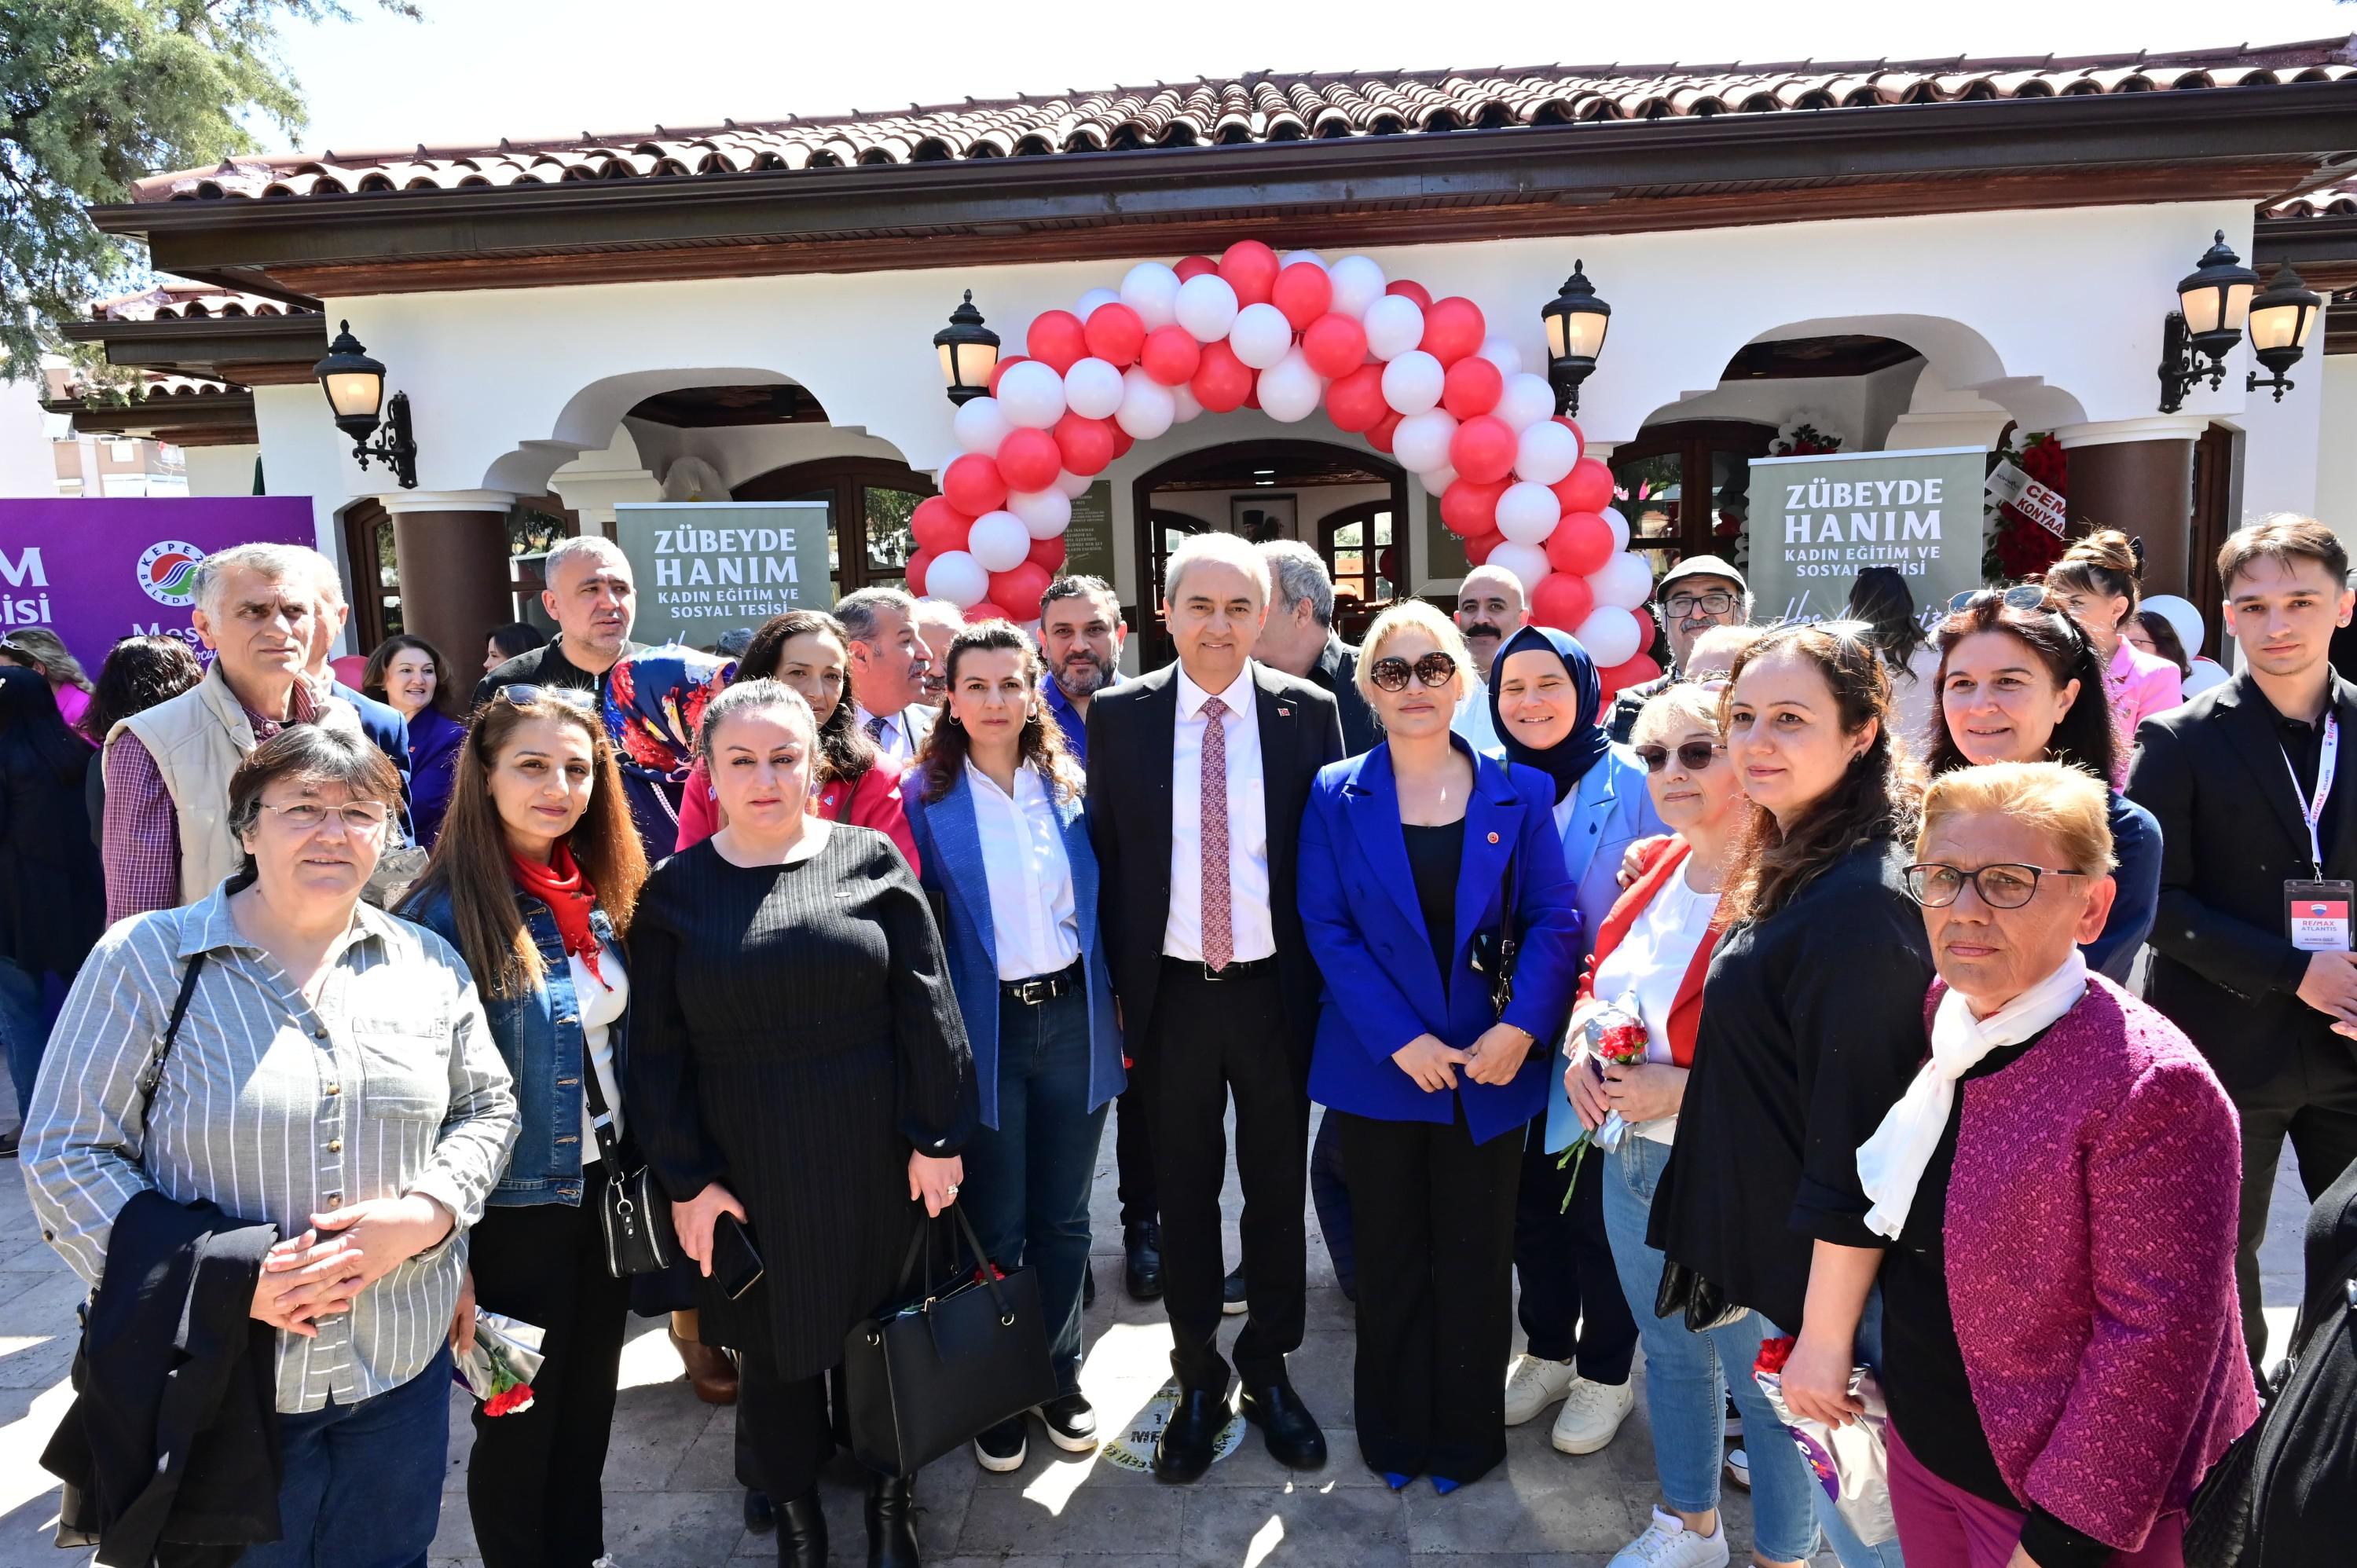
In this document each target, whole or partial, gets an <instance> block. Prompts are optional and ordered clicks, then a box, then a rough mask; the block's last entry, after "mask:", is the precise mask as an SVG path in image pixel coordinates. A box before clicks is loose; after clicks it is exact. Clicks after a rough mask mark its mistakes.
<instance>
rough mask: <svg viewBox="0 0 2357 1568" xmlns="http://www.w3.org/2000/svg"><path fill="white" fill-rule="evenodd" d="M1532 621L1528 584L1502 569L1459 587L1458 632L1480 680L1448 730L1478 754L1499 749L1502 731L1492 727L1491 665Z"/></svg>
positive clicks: (1477, 571)
mask: <svg viewBox="0 0 2357 1568" xmlns="http://www.w3.org/2000/svg"><path fill="white" fill-rule="evenodd" d="M1530 620H1531V597H1530V595H1529V594H1527V593H1525V592H1524V591H1523V580H1522V579H1521V578H1520V577H1517V576H1515V575H1513V574H1512V572H1509V571H1507V570H1506V569H1505V568H1504V567H1503V566H1476V567H1474V568H1473V570H1471V571H1470V572H1468V573H1466V574H1465V580H1464V581H1463V582H1461V583H1459V584H1458V585H1457V629H1458V630H1459V631H1461V632H1463V633H1464V634H1465V646H1466V647H1467V648H1468V649H1469V650H1472V654H1473V667H1474V672H1475V673H1476V674H1477V675H1478V676H1479V677H1480V679H1479V680H1477V681H1475V682H1473V689H1472V690H1471V691H1470V692H1469V693H1466V695H1465V700H1464V701H1463V702H1461V703H1458V704H1457V716H1456V718H1455V719H1453V720H1451V721H1450V723H1449V726H1448V727H1449V728H1451V729H1453V730H1455V731H1456V732H1457V733H1458V735H1461V736H1464V737H1465V740H1466V743H1467V744H1468V745H1469V746H1472V748H1473V749H1474V750H1475V751H1477V752H1484V753H1487V752H1492V751H1495V750H1497V749H1498V732H1497V730H1496V728H1495V727H1494V726H1493V725H1491V722H1490V665H1491V660H1495V659H1496V658H1497V657H1498V650H1499V649H1501V648H1503V647H1504V646H1505V645H1506V639H1508V638H1510V637H1512V636H1513V635H1514V633H1516V632H1518V631H1520V630H1522V629H1523V628H1524V627H1525V626H1528V625H1529V624H1530Z"/></svg>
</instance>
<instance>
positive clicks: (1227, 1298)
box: [1220, 1263, 1252, 1317]
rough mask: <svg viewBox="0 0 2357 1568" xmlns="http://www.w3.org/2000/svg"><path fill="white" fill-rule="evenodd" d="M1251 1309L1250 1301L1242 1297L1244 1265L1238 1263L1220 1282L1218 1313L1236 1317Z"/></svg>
mask: <svg viewBox="0 0 2357 1568" xmlns="http://www.w3.org/2000/svg"><path fill="white" fill-rule="evenodd" d="M1251 1310H1252V1303H1250V1302H1249V1301H1246V1300H1245V1299H1244V1266H1243V1264H1242V1263H1238V1264H1237V1265H1236V1266H1235V1267H1234V1268H1232V1269H1230V1270H1229V1271H1228V1277H1227V1278H1226V1279H1223V1280H1222V1281H1221V1282H1220V1315H1221V1316H1223V1317H1236V1316H1242V1315H1243V1314H1244V1313H1247V1312H1250V1311H1251Z"/></svg>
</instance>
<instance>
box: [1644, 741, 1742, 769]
mask: <svg viewBox="0 0 2357 1568" xmlns="http://www.w3.org/2000/svg"><path fill="white" fill-rule="evenodd" d="M1635 749H1636V753H1637V760H1638V761H1640V762H1641V763H1643V764H1644V765H1645V771H1646V772H1648V773H1659V772H1660V771H1661V770H1662V769H1663V768H1667V767H1668V766H1669V765H1670V758H1671V757H1676V758H1677V759H1678V766H1679V767H1680V768H1684V769H1685V770H1686V771H1687V772H1689V773H1699V772H1701V771H1702V770H1703V769H1704V768H1708V767H1709V766H1710V759H1711V758H1712V757H1717V755H1718V754H1719V753H1720V752H1722V751H1724V750H1726V749H1727V748H1726V747H1725V746H1721V745H1719V744H1718V743H1717V741H1713V740H1690V741H1686V742H1684V744H1682V745H1680V746H1638V747H1636V748H1635Z"/></svg>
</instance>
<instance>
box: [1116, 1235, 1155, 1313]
mask: <svg viewBox="0 0 2357 1568" xmlns="http://www.w3.org/2000/svg"><path fill="white" fill-rule="evenodd" d="M1121 1248H1122V1251H1124V1252H1125V1253H1126V1254H1128V1257H1127V1260H1126V1266H1125V1268H1124V1270H1123V1273H1125V1275H1126V1276H1127V1278H1126V1280H1125V1283H1127V1284H1128V1286H1129V1299H1130V1300H1132V1301H1158V1300H1160V1299H1161V1297H1162V1227H1161V1226H1159V1225H1157V1224H1156V1223H1155V1222H1154V1221H1153V1220H1151V1219H1145V1220H1140V1221H1139V1222H1138V1223H1136V1224H1135V1225H1125V1226H1124V1227H1122V1231H1121Z"/></svg>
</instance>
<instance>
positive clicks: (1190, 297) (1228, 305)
mask: <svg viewBox="0 0 2357 1568" xmlns="http://www.w3.org/2000/svg"><path fill="white" fill-rule="evenodd" d="M1177 308H1178V312H1179V326H1181V327H1184V328H1186V329H1187V330H1188V332H1189V333H1190V334H1191V335H1192V336H1193V337H1194V338H1195V340H1196V341H1197V342H1199V343H1216V342H1218V341H1219V340H1220V339H1221V338H1224V337H1226V336H1227V335H1228V328H1231V327H1233V326H1234V325H1235V324H1236V310H1237V308H1238V306H1237V305H1236V291H1235V289H1234V288H1233V287H1232V285H1230V284H1229V282H1228V280H1227V279H1225V278H1223V277H1222V276H1221V275H1220V274H1217V273H1197V274H1195V275H1194V276H1193V277H1190V278H1189V279H1188V280H1187V281H1186V282H1185V283H1182V284H1180V285H1179V304H1178V306H1177Z"/></svg>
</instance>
